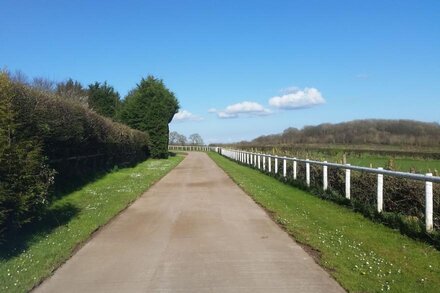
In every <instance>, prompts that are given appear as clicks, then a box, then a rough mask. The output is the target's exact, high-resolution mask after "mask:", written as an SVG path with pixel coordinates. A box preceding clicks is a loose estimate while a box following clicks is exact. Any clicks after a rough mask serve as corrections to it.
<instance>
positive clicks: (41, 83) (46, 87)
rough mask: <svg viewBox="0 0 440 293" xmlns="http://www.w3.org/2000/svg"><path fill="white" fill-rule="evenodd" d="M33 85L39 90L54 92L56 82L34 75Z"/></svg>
mask: <svg viewBox="0 0 440 293" xmlns="http://www.w3.org/2000/svg"><path fill="white" fill-rule="evenodd" d="M31 86H32V87H33V88H35V89H37V90H40V91H44V92H54V91H55V82H54V81H53V80H50V79H48V78H44V77H34V78H33V79H32V84H31Z"/></svg>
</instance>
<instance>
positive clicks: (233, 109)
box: [208, 101, 272, 119]
mask: <svg viewBox="0 0 440 293" xmlns="http://www.w3.org/2000/svg"><path fill="white" fill-rule="evenodd" d="M211 110H213V109H210V110H208V112H211V113H212V112H216V113H217V117H218V118H221V119H228V118H237V117H239V116H240V115H245V116H266V115H270V114H272V111H270V110H269V109H266V108H264V107H263V106H262V105H260V104H258V103H256V102H249V101H244V102H241V103H236V104H232V105H229V106H227V107H226V109H224V110H221V111H218V110H215V111H211Z"/></svg>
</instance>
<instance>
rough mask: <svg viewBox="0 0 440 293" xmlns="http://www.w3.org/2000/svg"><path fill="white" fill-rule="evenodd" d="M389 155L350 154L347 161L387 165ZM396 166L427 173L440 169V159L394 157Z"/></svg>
mask: <svg viewBox="0 0 440 293" xmlns="http://www.w3.org/2000/svg"><path fill="white" fill-rule="evenodd" d="M389 159H390V158H389V157H384V156H375V155H369V154H365V155H362V156H360V157H356V156H348V157H347V163H350V164H352V165H357V166H366V167H369V166H370V164H371V165H372V166H373V167H374V168H377V167H387V165H388V161H389ZM393 161H394V168H393V169H396V170H399V171H405V172H409V171H411V170H415V171H417V172H418V173H427V172H428V171H431V172H434V170H438V171H440V161H439V160H427V159H419V158H410V157H397V158H393Z"/></svg>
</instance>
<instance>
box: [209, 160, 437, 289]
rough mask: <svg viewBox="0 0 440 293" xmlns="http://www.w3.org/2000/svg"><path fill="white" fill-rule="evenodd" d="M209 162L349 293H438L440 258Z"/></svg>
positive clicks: (300, 195)
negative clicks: (310, 252) (313, 253)
mask: <svg viewBox="0 0 440 293" xmlns="http://www.w3.org/2000/svg"><path fill="white" fill-rule="evenodd" d="M210 157H211V158H212V159H213V160H214V161H215V162H216V163H217V164H218V165H219V166H220V167H221V168H222V169H223V170H225V172H226V173H227V174H228V175H229V176H230V177H231V178H232V179H233V180H234V181H235V182H236V183H237V184H238V185H239V186H240V187H241V188H242V189H243V190H244V191H245V192H246V193H248V194H249V195H250V196H251V197H252V198H253V199H254V200H255V201H256V202H257V203H258V204H260V205H261V206H262V207H264V208H265V209H266V210H268V211H269V212H270V214H271V215H272V216H273V218H274V219H275V220H276V221H277V222H278V223H279V224H280V225H282V226H283V227H284V228H285V229H286V231H287V232H288V233H289V234H290V235H292V236H293V237H294V238H295V239H296V240H297V241H298V242H300V243H302V244H305V245H307V246H310V247H311V248H313V249H314V250H317V251H318V252H319V255H320V257H319V259H318V262H319V263H320V265H321V266H323V267H324V268H326V269H327V270H328V271H329V272H330V274H331V275H333V277H334V278H335V279H336V280H337V281H338V282H339V283H340V284H341V285H342V286H343V287H344V288H346V289H347V290H348V291H350V292H382V291H389V292H438V288H440V252H439V251H438V250H436V249H435V248H433V247H432V246H430V245H428V244H425V243H422V242H419V241H415V240H413V239H410V238H408V237H406V236H403V235H401V234H400V233H399V232H398V231H395V230H392V229H390V228H388V227H385V226H383V225H381V224H378V223H374V222H371V221H370V220H368V219H366V218H365V217H363V216H362V215H361V214H359V213H354V212H352V211H351V210H349V209H348V208H346V207H343V206H339V205H337V204H335V203H332V202H329V201H326V200H322V199H319V198H317V197H315V196H312V195H310V194H309V193H307V192H305V191H302V190H299V189H296V188H294V187H291V186H289V185H286V184H283V183H281V182H279V181H278V180H276V179H275V178H272V177H269V176H266V175H264V174H262V173H260V172H259V171H257V170H254V169H251V168H248V167H245V166H241V165H239V164H237V163H235V162H233V161H231V160H229V159H227V158H224V157H222V156H220V155H218V154H215V153H210Z"/></svg>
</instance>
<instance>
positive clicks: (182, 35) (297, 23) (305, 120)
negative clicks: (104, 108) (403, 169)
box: [0, 1, 440, 144]
mask: <svg viewBox="0 0 440 293" xmlns="http://www.w3.org/2000/svg"><path fill="white" fill-rule="evenodd" d="M1 3H2V10H3V15H4V16H3V17H2V18H1V19H0V27H1V29H0V38H1V39H2V45H0V56H1V58H0V67H1V68H7V69H9V70H11V71H15V70H21V71H23V72H24V73H26V74H27V75H29V76H30V77H45V78H49V79H51V80H55V81H63V80H66V79H68V78H73V79H75V80H78V81H80V82H81V83H82V84H83V85H88V84H90V83H93V82H95V81H99V82H104V81H107V82H108V83H109V84H110V85H111V86H113V87H114V88H115V89H116V90H117V91H118V92H119V93H120V94H121V97H122V98H123V97H124V96H125V95H126V94H127V93H128V91H129V90H130V89H132V88H134V87H135V86H136V84H137V83H138V82H139V81H140V79H141V78H142V77H146V76H147V75H149V74H152V75H154V76H155V77H158V78H161V79H163V81H164V83H165V85H166V86H167V87H168V88H169V89H170V90H171V91H173V92H174V93H175V94H176V97H177V98H178V99H179V101H180V105H181V110H180V112H179V113H178V114H177V115H176V116H175V117H174V119H173V122H172V123H171V124H170V130H171V131H177V132H179V133H182V134H184V135H186V136H189V135H190V134H192V133H199V134H200V135H201V136H202V137H203V139H204V141H205V142H206V143H207V144H209V143H232V142H238V141H243V140H252V139H254V138H257V137H259V136H262V135H269V134H277V133H282V131H283V130H285V129H287V128H289V127H295V128H299V129H301V128H303V127H304V126H307V125H319V124H323V123H332V124H335V123H341V122H346V121H352V120H363V119H403V120H416V121H422V122H433V123H439V122H440V117H439V116H440V115H438V110H437V109H439V107H440V97H439V94H438V93H439V92H440V38H439V37H438V36H439V35H440V12H439V11H440V3H439V2H437V1H423V2H419V1H405V2H403V3H401V2H398V3H397V4H395V3H391V2H383V1H369V2H368V3H360V2H356V3H355V2H352V1H337V2H336V1H335V2H332V3H329V2H327V1H310V2H304V1H294V2H291V1H278V2H276V3H266V2H264V1H252V2H251V1H243V2H240V3H235V2H234V1H223V2H221V3H218V2H214V1H212V2H207V1H163V2H160V3H157V2H147V3H144V2H142V1H125V2H124V3H123V4H120V3H117V2H116V1H112V2H106V3H105V5H102V4H101V3H96V2H94V3H88V2H86V1H77V2H75V3H72V2H67V1H62V4H59V3H61V2H60V1H56V2H55V1H44V2H40V1H38V2H37V1H34V2H29V3H28V2H26V3H24V2H20V3H17V2H16V1H2V2H1ZM17 19H20V20H21V21H17Z"/></svg>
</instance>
